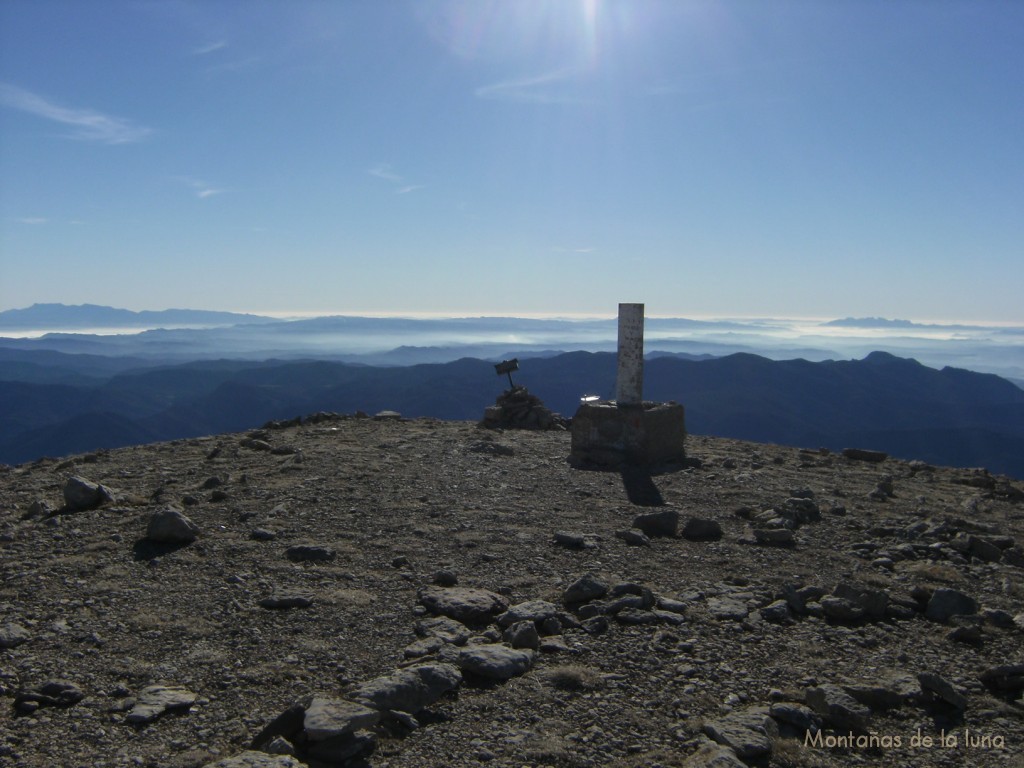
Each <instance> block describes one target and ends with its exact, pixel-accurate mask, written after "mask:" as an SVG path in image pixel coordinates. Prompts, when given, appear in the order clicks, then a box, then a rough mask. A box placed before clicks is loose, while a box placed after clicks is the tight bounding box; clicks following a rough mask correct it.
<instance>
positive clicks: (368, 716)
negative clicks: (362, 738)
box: [302, 696, 380, 741]
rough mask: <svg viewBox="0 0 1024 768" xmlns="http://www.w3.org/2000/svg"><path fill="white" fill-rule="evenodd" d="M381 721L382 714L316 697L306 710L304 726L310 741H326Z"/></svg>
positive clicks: (340, 701) (342, 701)
mask: <svg viewBox="0 0 1024 768" xmlns="http://www.w3.org/2000/svg"><path fill="white" fill-rule="evenodd" d="M379 720H380V712H378V711H377V710H376V709H371V708H370V707H367V706H365V705H363V704H357V703H356V702H354V701H346V700H345V699H332V698H327V697H324V696H315V697H313V700H312V701H311V702H310V703H309V706H308V707H307V708H306V714H305V716H304V717H303V721H302V726H303V729H304V730H305V732H306V738H308V739H309V740H310V741H325V740H327V739H331V738H334V737H337V736H347V735H349V734H352V733H355V732H356V731H358V730H360V729H361V728H369V727H371V726H373V725H376V724H377V722H378V721H379Z"/></svg>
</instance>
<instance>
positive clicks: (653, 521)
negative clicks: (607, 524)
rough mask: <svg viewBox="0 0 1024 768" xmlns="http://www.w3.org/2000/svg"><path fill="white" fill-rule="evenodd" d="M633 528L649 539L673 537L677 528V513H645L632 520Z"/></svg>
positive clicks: (667, 510)
mask: <svg viewBox="0 0 1024 768" xmlns="http://www.w3.org/2000/svg"><path fill="white" fill-rule="evenodd" d="M633 527H634V528H636V529H637V530H640V531H643V532H644V534H645V535H647V536H650V537H651V538H655V537H658V536H675V535H676V530H677V529H678V528H679V513H678V512H677V511H676V510H674V509H663V510H661V511H660V512H646V513H644V514H641V515H637V516H636V517H635V518H633Z"/></svg>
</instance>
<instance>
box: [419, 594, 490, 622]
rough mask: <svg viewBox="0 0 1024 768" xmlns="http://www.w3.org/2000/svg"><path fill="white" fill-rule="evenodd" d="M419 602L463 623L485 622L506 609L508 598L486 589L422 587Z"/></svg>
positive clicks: (430, 609) (429, 608)
mask: <svg viewBox="0 0 1024 768" xmlns="http://www.w3.org/2000/svg"><path fill="white" fill-rule="evenodd" d="M420 602H421V603H422V604H423V605H424V607H426V609H427V610H428V611H430V612H431V613H435V614H440V615H441V616H447V617H448V618H450V619H455V620H456V621H460V622H462V623H464V624H469V625H471V626H472V625H478V624H487V623H489V622H490V621H491V620H492V619H493V618H494V617H495V616H497V615H498V614H499V613H503V612H504V611H505V610H507V609H508V600H506V599H505V598H504V597H502V596H501V595H499V594H496V593H494V592H491V591H489V590H486V589H474V588H472V587H433V586H431V587H424V588H423V589H421V590H420Z"/></svg>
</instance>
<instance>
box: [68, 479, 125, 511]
mask: <svg viewBox="0 0 1024 768" xmlns="http://www.w3.org/2000/svg"><path fill="white" fill-rule="evenodd" d="M63 493H64V504H65V505H66V507H67V509H68V510H69V511H71V512H81V511H84V510H87V509H95V508H96V507H98V506H100V505H102V504H107V503H110V502H112V501H114V493H113V491H111V490H110V489H109V488H107V487H106V486H103V485H100V484H99V483H94V482H92V481H91V480H86V479H85V478H84V477H79V476H77V475H75V476H73V477H69V478H68V479H67V481H66V482H65V483H64V488H63Z"/></svg>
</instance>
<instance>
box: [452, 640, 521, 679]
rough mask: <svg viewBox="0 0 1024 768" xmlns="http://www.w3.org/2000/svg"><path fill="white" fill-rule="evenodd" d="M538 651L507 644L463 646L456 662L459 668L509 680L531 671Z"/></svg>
mask: <svg viewBox="0 0 1024 768" xmlns="http://www.w3.org/2000/svg"><path fill="white" fill-rule="evenodd" d="M535 658H536V653H535V652H534V651H532V650H521V649H517V648H509V647H508V646H507V645H473V646H469V647H467V648H463V649H462V651H461V652H460V653H459V656H458V659H457V661H456V663H457V664H458V665H459V668H460V669H462V670H463V671H466V672H471V673H472V674H474V675H479V676H480V677H487V678H491V679H494V680H508V679H509V678H512V677H518V676H519V675H522V674H525V673H526V672H529V671H530V668H531V667H532V666H533V662H534V659H535Z"/></svg>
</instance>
